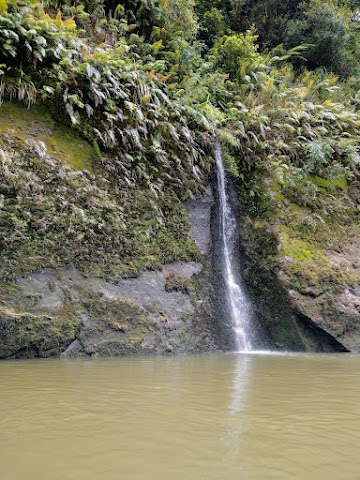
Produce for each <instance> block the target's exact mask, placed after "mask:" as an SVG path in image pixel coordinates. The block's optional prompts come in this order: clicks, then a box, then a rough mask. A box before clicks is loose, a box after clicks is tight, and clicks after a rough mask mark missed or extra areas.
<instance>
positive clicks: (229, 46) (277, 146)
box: [0, 0, 360, 278]
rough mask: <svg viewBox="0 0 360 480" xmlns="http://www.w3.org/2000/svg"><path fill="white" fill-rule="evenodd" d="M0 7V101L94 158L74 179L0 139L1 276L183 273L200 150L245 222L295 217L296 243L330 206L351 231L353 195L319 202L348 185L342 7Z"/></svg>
mask: <svg viewBox="0 0 360 480" xmlns="http://www.w3.org/2000/svg"><path fill="white" fill-rule="evenodd" d="M355 3H356V2H355ZM0 7H1V12H0V13H1V16H0V64H1V65H0V68H1V70H0V77H1V78H0V100H1V101H3V100H4V99H6V100H9V99H10V100H13V101H15V100H16V101H21V102H25V104H26V105H27V106H28V107H29V108H30V112H31V108H32V106H33V105H34V104H35V103H41V104H43V105H44V106H45V108H47V109H49V110H50V111H51V112H52V114H53V116H54V118H56V119H57V121H58V122H60V123H65V124H67V125H69V126H72V127H73V130H74V132H75V133H76V134H77V135H79V136H81V137H83V138H84V139H86V140H87V141H88V142H89V143H90V144H91V147H92V149H93V151H94V152H95V153H96V154H95V156H94V158H93V162H92V166H91V168H90V167H89V168H88V169H87V170H91V173H89V172H88V171H86V170H85V171H80V172H79V171H74V170H72V169H71V167H70V166H65V165H64V164H61V162H59V161H58V160H57V159H56V157H55V158H53V157H52V154H51V151H49V150H48V149H47V150H46V151H41V144H40V147H39V144H37V146H36V145H35V146H34V145H33V146H29V145H26V142H25V141H22V139H19V138H17V139H16V136H15V138H13V137H14V136H13V137H11V134H10V137H11V138H10V139H9V134H8V136H7V137H6V136H5V137H4V138H3V139H2V159H1V163H0V168H1V173H2V177H1V180H0V181H1V184H0V208H1V220H0V245H1V256H2V262H1V276H4V277H6V278H9V277H10V278H11V277H13V276H16V275H17V274H19V273H24V272H25V271H28V270H34V269H36V268H42V267H56V266H59V265H61V264H68V263H73V264H75V265H77V266H79V268H82V269H85V270H86V269H88V270H90V271H92V272H94V273H96V274H98V275H102V274H113V273H114V272H117V275H120V276H124V275H131V274H136V273H137V272H138V271H140V270H142V269H144V268H154V267H157V266H159V265H161V263H164V262H166V261H170V260H178V259H184V260H185V259H189V258H195V256H196V248H195V246H194V245H193V243H192V242H191V240H190V239H189V238H188V236H187V228H188V225H187V220H186V215H185V212H184V211H183V207H182V205H181V201H182V200H184V199H185V198H187V197H188V196H189V195H190V194H192V193H194V192H196V191H198V190H199V189H201V188H203V186H204V185H205V184H206V183H207V182H208V180H209V173H210V171H211V166H212V160H211V148H212V143H213V142H214V140H215V139H220V140H221V142H222V144H223V149H224V158H225V160H226V163H227V166H228V169H229V171H230V172H231V173H232V174H233V176H234V177H235V178H236V179H237V180H238V184H239V188H240V189H241V191H242V193H243V196H244V198H245V199H246V200H245V203H246V207H247V211H248V213H249V214H250V215H251V216H252V217H254V218H257V219H258V220H259V221H260V222H261V219H262V218H263V219H264V218H265V219H266V220H267V221H273V220H275V216H276V215H278V210H277V209H276V208H273V207H272V206H271V205H272V201H274V202H276V201H278V202H279V204H280V205H281V203H282V202H284V200H286V201H287V202H289V204H290V205H294V206H295V207H294V209H295V212H296V208H301V209H305V210H306V212H307V213H306V215H307V216H308V223H309V226H308V227H304V229H303V230H304V231H307V232H310V233H309V235H310V234H311V231H315V230H318V231H319V232H320V231H321V228H320V227H319V226H321V225H329V224H331V223H332V222H335V223H336V220H334V219H336V218H339V222H340V223H343V219H344V215H343V212H344V209H345V210H346V211H347V213H348V216H347V218H348V220H346V221H347V222H348V223H349V224H352V223H356V222H357V219H358V217H357V215H358V211H359V207H358V205H359V204H358V200H357V197H356V195H353V196H352V197H351V198H352V200H351V199H350V200H346V201H347V202H350V203H348V204H347V205H345V204H346V202H345V203H344V205H345V206H344V209H343V208H342V207H341V208H340V209H339V205H340V204H341V205H343V203H342V202H340V203H339V202H337V200H336V198H335V197H336V196H335V197H334V195H333V193H332V191H331V188H330V189H326V195H325V194H324V193H325V192H324V182H325V183H326V182H328V183H326V185H328V184H329V185H330V186H334V188H335V187H336V186H338V187H339V189H340V193H341V192H342V191H347V189H348V188H349V185H354V184H355V182H357V181H359V162H360V152H359V128H360V113H359V110H360V108H359V107H360V96H359V90H358V89H359V86H360V74H359V72H360V65H359V52H360V40H359V28H358V23H357V22H354V21H352V18H353V16H354V13H355V12H356V5H355V4H353V3H352V2H340V1H338V2H336V1H335V0H334V1H321V0H309V1H304V2H297V1H289V2H279V1H277V0H271V1H270V0H267V1H266V2H249V1H246V0H237V1H236V0H233V1H229V2H217V1H216V0H199V1H197V2H196V4H194V3H193V2H192V1H190V0H189V1H186V0H181V1H180V2H175V1H174V0H164V1H160V2H158V1H155V0H147V1H145V0H127V1H124V2H121V3H119V4H118V3H117V2H113V1H110V0H91V1H89V0H87V1H84V2H78V1H74V2H68V1H58V0H47V1H44V2H43V3H39V4H35V3H32V2H29V1H21V0H11V1H9V2H7V1H6V0H4V1H3V2H1V5H0ZM263 8H264V9H265V10H264V11H263ZM245 13H246V15H245ZM263 13H265V17H264V15H263ZM263 17H264V18H263ZM253 25H255V29H254V27H253ZM324 52H325V53H326V54H325V53H324ZM0 115H1V108H0ZM45 146H46V145H45ZM39 149H40V150H39ZM334 198H335V201H332V199H334ZM324 199H325V200H324ZM345 207H346V208H345ZM294 209H293V210H294ZM337 209H338V210H339V211H338V212H337ZM290 213H291V212H290ZM333 214H334V215H335V216H334V215H333ZM294 215H295V214H294ZM294 215H291V214H290V215H289V218H290V217H291V218H292V217H294ZM336 215H337V216H338V217H336ZM295 216H296V215H295ZM287 221H288V223H289V220H287ZM301 222H302V221H301ZM301 222H300V223H301ZM302 223H304V222H302ZM345 223H346V222H345ZM294 224H296V221H294V222H293V224H292V228H294ZM284 228H286V225H285V227H284ZM306 228H307V230H306ZM296 230H299V229H298V228H297V227H296ZM345 230H346V229H345ZM285 234H287V233H286V232H285ZM302 235H303V236H304V237H305V238H304V241H307V240H308V237H307V236H306V235H305V234H304V233H303V234H302ZM319 235H320V234H319ZM284 238H286V235H285V237H284ZM319 238H320V237H319ZM314 240H316V239H314Z"/></svg>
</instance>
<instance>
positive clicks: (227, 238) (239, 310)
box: [214, 146, 253, 352]
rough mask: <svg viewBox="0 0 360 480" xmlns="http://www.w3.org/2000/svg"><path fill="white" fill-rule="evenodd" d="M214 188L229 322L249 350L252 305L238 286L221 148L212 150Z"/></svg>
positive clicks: (241, 347)
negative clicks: (216, 197) (213, 152)
mask: <svg viewBox="0 0 360 480" xmlns="http://www.w3.org/2000/svg"><path fill="white" fill-rule="evenodd" d="M214 155H215V161H216V172H217V185H218V195H219V225H220V241H221V249H222V269H221V271H222V275H223V281H224V285H225V300H226V302H227V307H228V312H229V315H230V323H231V326H232V329H233V331H234V335H235V341H236V345H237V350H238V351H240V352H249V351H251V350H252V349H253V348H252V345H251V340H250V332H251V323H252V322H251V304H250V302H249V300H248V299H247V297H246V295H245V292H244V289H243V287H242V285H241V279H240V275H239V274H238V273H237V269H236V262H237V255H236V251H235V250H236V241H235V238H234V237H235V234H236V215H235V213H234V211H233V208H232V205H231V203H230V202H229V191H228V189H229V185H228V183H227V181H226V173H225V167H224V163H223V160H222V155H221V149H220V147H219V146H217V147H216V149H215V154H214Z"/></svg>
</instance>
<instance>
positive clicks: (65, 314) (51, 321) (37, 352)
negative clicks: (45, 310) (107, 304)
mask: <svg viewBox="0 0 360 480" xmlns="http://www.w3.org/2000/svg"><path fill="white" fill-rule="evenodd" d="M80 328H81V322H80V320H79V319H78V318H77V316H76V315H75V313H74V311H73V310H72V309H66V308H62V309H59V311H57V312H56V313H55V314H54V315H47V314H37V315H36V314H31V313H18V312H15V311H14V310H12V309H8V308H0V339H1V340H0V358H9V357H13V358H34V357H52V356H59V355H60V354H61V352H63V351H64V350H65V348H66V347H67V346H68V345H70V343H71V342H72V341H73V340H74V339H75V337H76V335H77V333H78V332H79V330H80Z"/></svg>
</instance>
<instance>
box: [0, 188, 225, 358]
mask: <svg viewBox="0 0 360 480" xmlns="http://www.w3.org/2000/svg"><path fill="white" fill-rule="evenodd" d="M211 205H212V193H211V189H210V188H208V189H207V191H206V193H205V194H204V195H202V196H198V197H196V198H193V199H191V200H189V201H188V202H187V205H186V208H187V210H188V213H189V217H190V221H191V234H192V235H193V238H194V239H195V240H196V242H197V244H198V246H199V249H200V250H201V253H202V257H201V258H202V259H203V260H202V261H201V263H200V262H173V263H168V264H165V265H163V267H162V268H161V269H159V270H154V271H146V272H144V273H142V274H141V275H139V276H138V277H136V278H130V279H129V278H128V279H120V280H118V281H117V282H113V283H112V282H109V281H106V280H104V279H101V278H96V277H92V276H88V275H84V274H83V273H81V272H80V271H79V270H78V269H76V268H66V269H57V270H51V269H48V270H45V271H42V272H35V273H32V274H30V275H28V276H27V277H26V278H18V279H17V285H16V289H17V297H18V298H19V299H20V300H16V298H15V297H16V295H15V294H14V292H10V293H9V298H8V300H9V303H10V304H11V305H12V310H11V311H10V312H8V311H7V312H5V310H4V311H2V310H1V309H0V358H9V357H13V358H19V357H21V358H23V357H38V356H57V355H60V354H61V355H63V356H66V357H78V356H106V355H136V354H175V353H181V352H198V351H211V350H216V349H218V345H217V344H216V341H215V337H216V335H215V331H214V326H213V320H214V319H213V314H212V307H211V302H210V292H209V290H208V281H207V275H208V273H207V272H208V266H207V255H208V253H209V249H210V222H209V218H210V209H211ZM29 299H30V300H29ZM19 308H21V309H22V310H24V311H26V313H25V314H22V315H19V314H18V310H19Z"/></svg>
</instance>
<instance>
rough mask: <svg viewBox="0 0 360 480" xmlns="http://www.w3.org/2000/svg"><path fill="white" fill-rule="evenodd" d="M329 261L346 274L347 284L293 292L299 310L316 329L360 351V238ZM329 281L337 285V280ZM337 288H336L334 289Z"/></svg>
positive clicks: (321, 286)
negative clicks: (335, 281)
mask: <svg viewBox="0 0 360 480" xmlns="http://www.w3.org/2000/svg"><path fill="white" fill-rule="evenodd" d="M327 258H328V261H329V263H330V264H331V265H333V266H334V268H336V269H337V270H340V271H342V272H346V275H347V276H348V278H349V279H350V281H349V284H348V285H336V283H335V285H334V284H333V285H332V287H333V288H332V289H331V290H330V289H329V285H326V284H323V285H320V286H319V285H318V286H316V285H315V286H314V285H313V286H309V287H308V288H306V289H301V290H300V291H295V290H290V295H291V298H292V300H293V302H294V304H295V305H296V306H297V308H298V309H299V311H300V312H301V313H302V314H303V315H306V316H307V317H308V318H310V319H311V320H312V321H313V322H314V323H315V324H316V325H317V326H319V327H320V328H321V329H323V330H324V331H325V332H327V333H328V334H330V335H332V336H333V337H334V338H335V339H336V340H337V341H338V342H339V343H341V344H342V345H343V346H344V348H345V349H347V350H349V351H351V352H359V351H360V264H359V258H360V239H359V238H356V239H353V240H352V241H351V243H348V242H345V243H344V244H343V245H339V246H338V247H337V249H336V250H332V251H329V252H328V255H327ZM330 282H334V279H333V280H331V279H330ZM334 287H335V288H334Z"/></svg>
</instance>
